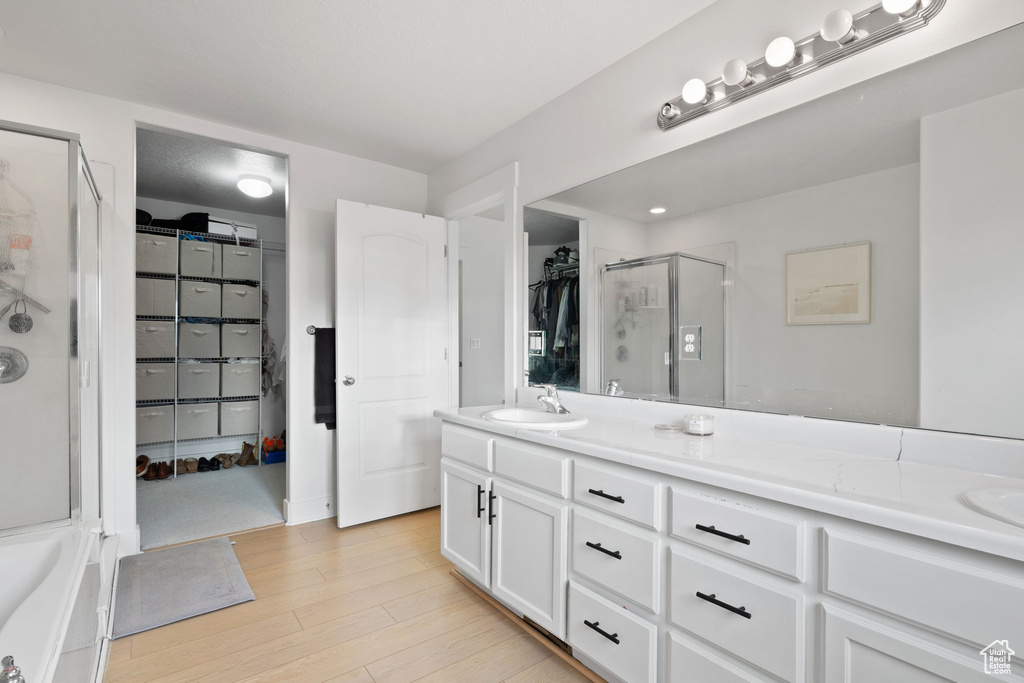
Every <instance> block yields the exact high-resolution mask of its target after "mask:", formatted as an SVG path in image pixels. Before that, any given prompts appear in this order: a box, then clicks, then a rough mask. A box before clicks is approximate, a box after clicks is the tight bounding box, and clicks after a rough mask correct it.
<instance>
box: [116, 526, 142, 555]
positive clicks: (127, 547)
mask: <svg viewBox="0 0 1024 683" xmlns="http://www.w3.org/2000/svg"><path fill="white" fill-rule="evenodd" d="M117 539H118V540H117V556H118V557H124V556H125V555H137V554H138V553H141V552H142V535H141V533H140V532H139V525H138V524H136V525H135V530H134V531H126V532H124V533H120V534H118V535H117Z"/></svg>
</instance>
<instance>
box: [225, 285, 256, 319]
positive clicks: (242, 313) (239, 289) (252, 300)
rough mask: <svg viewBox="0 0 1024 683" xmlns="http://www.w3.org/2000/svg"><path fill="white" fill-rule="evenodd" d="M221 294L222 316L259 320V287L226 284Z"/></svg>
mask: <svg viewBox="0 0 1024 683" xmlns="http://www.w3.org/2000/svg"><path fill="white" fill-rule="evenodd" d="M221 292H222V296H221V307H220V309H221V316H223V317H225V318H252V319H253V320H259V317H260V303H261V302H260V290H259V288H258V287H251V286H249V285H231V284H226V285H224V287H222V288H221Z"/></svg>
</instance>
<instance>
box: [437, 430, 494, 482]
mask: <svg viewBox="0 0 1024 683" xmlns="http://www.w3.org/2000/svg"><path fill="white" fill-rule="evenodd" d="M441 454H442V455H444V456H446V457H449V458H451V459H453V460H459V461H461V462H464V463H466V464H467V465H472V466H474V467H479V468H480V469H482V470H487V471H488V472H491V471H493V470H494V439H492V438H490V436H489V435H488V434H487V432H481V431H479V430H476V429H469V428H467V427H460V426H458V425H451V424H443V425H442V426H441Z"/></svg>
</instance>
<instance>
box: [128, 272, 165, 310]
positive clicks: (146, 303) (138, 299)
mask: <svg viewBox="0 0 1024 683" xmlns="http://www.w3.org/2000/svg"><path fill="white" fill-rule="evenodd" d="M135 315H174V280H157V279H155V278H151V277H137V278H135Z"/></svg>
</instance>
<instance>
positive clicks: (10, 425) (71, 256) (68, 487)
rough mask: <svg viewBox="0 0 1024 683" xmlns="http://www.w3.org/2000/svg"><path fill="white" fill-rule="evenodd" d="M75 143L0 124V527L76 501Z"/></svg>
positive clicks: (65, 509) (62, 511)
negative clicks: (0, 494) (0, 491)
mask: <svg viewBox="0 0 1024 683" xmlns="http://www.w3.org/2000/svg"><path fill="white" fill-rule="evenodd" d="M79 149H80V147H79V145H78V142H77V140H76V139H74V136H66V137H65V136H63V134H57V133H54V132H51V131H37V130H35V129H31V128H20V127H17V126H14V125H10V126H8V125H6V124H2V123H0V435H2V438H3V447H2V448H0V481H2V482H4V483H5V486H4V504H3V507H2V509H0V532H3V531H4V530H6V529H11V528H14V527H23V526H26V525H35V524H39V523H44V522H57V521H61V520H67V519H69V518H72V517H73V516H74V515H73V512H74V511H75V509H76V504H77V502H78V501H77V498H78V491H79V490H80V482H79V481H78V480H77V478H76V477H74V476H73V474H72V461H74V462H76V463H77V459H78V437H79V422H78V414H77V404H78V401H77V372H78V363H77V358H76V344H77V327H76V323H75V320H76V317H77V305H78V302H77V291H78V280H77V277H78V274H77V270H78V269H77V263H78V254H77V250H76V248H75V247H76V239H77V238H76V235H77V231H78V220H77V203H78V202H77V193H78V168H79V158H78V155H79ZM73 493H74V495H73Z"/></svg>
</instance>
